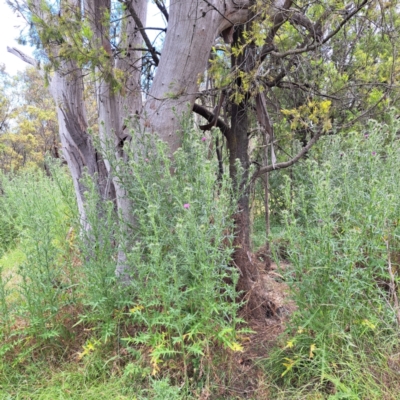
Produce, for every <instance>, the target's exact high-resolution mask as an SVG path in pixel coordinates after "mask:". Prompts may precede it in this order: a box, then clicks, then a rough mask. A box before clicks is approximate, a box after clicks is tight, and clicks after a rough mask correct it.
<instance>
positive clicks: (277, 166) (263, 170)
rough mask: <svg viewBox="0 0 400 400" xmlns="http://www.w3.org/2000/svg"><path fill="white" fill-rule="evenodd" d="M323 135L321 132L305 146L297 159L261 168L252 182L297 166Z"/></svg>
mask: <svg viewBox="0 0 400 400" xmlns="http://www.w3.org/2000/svg"><path fill="white" fill-rule="evenodd" d="M322 134H323V132H322V130H321V131H320V132H318V133H317V134H316V135H315V136H314V137H313V138H312V139H311V140H310V141H309V142H308V143H307V146H304V147H303V148H302V149H301V150H300V152H299V153H297V155H296V156H295V157H293V158H292V159H291V160H289V161H286V162H281V163H278V164H275V165H267V166H265V167H262V168H260V169H259V170H258V171H257V172H255V173H254V175H253V177H252V178H251V181H252V182H254V181H255V180H256V179H257V178H258V177H259V176H261V175H263V174H266V173H267V172H271V171H276V170H278V169H283V168H288V167H291V166H292V165H293V164H295V163H296V162H297V161H299V160H300V158H301V157H303V156H304V154H306V153H307V152H308V151H309V150H310V149H311V147H312V146H313V145H314V144H315V143H316V142H317V141H318V140H319V138H320V137H321V136H322Z"/></svg>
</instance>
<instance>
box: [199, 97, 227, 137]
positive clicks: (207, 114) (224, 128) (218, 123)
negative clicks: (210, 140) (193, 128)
mask: <svg viewBox="0 0 400 400" xmlns="http://www.w3.org/2000/svg"><path fill="white" fill-rule="evenodd" d="M193 112H195V113H196V114H199V115H201V116H202V117H203V118H205V119H206V120H207V121H208V122H210V123H211V122H212V121H214V122H215V115H214V114H213V113H212V112H211V111H209V110H208V109H207V108H205V107H203V106H201V105H200V104H197V103H194V105H193ZM215 126H216V127H217V128H219V129H220V130H221V132H222V134H223V135H224V136H225V137H229V136H230V134H231V128H229V126H228V125H226V124H225V122H224V121H222V119H221V118H218V119H217V121H216V123H215Z"/></svg>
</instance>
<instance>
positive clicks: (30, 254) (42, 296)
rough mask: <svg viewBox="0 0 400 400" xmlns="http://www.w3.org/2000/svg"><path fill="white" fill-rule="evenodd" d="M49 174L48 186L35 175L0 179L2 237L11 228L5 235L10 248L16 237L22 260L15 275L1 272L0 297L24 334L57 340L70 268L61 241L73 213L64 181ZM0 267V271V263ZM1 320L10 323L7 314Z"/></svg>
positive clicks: (65, 245) (66, 180)
mask: <svg viewBox="0 0 400 400" xmlns="http://www.w3.org/2000/svg"><path fill="white" fill-rule="evenodd" d="M52 172H53V179H52V180H49V179H48V178H47V177H46V176H45V175H44V174H43V173H40V172H39V171H35V172H25V173H23V174H20V175H14V176H2V177H1V187H2V191H3V195H2V197H1V207H2V210H3V213H2V220H3V221H5V223H3V224H2V227H3V230H2V232H5V231H6V229H5V228H4V227H12V230H11V232H10V233H9V235H11V236H10V237H11V238H13V239H14V242H15V237H16V236H18V240H19V244H18V245H19V248H20V249H23V253H24V255H25V257H23V258H22V262H21V263H20V264H19V266H18V270H17V271H16V270H15V268H14V270H7V271H6V270H4V271H2V282H1V286H2V288H3V289H2V290H3V291H2V295H1V296H0V297H1V299H2V301H3V302H4V304H7V306H8V308H9V309H10V312H11V314H12V316H13V318H16V317H18V316H21V317H23V318H24V319H25V320H26V322H27V324H28V331H29V332H30V333H31V334H36V335H38V337H43V338H44V337H51V336H58V335H59V334H60V331H59V330H58V328H59V324H58V322H57V321H56V316H57V315H58V314H59V312H60V310H61V309H62V308H63V307H64V306H65V304H67V303H68V302H69V301H70V296H69V294H71V292H70V291H68V290H67V289H68V287H70V286H71V285H72V282H71V281H70V280H69V276H71V273H70V272H71V271H70V270H69V269H70V268H71V267H72V266H71V265H70V259H69V250H70V248H69V242H68V241H66V239H65V238H66V237H67V234H68V231H69V229H71V227H72V226H73V224H74V218H75V212H76V211H75V209H74V202H73V201H72V202H71V203H68V200H71V194H70V197H69V198H68V197H65V196H63V194H65V193H71V189H72V187H71V182H70V180H69V178H68V177H67V176H66V175H65V173H64V172H63V171H61V170H60V169H59V167H55V166H54V168H52ZM71 204H72V207H73V208H72V209H71V208H70V206H71ZM10 237H9V239H8V241H6V242H5V244H8V243H10V242H11V240H10ZM11 243H12V242H11ZM8 247H10V246H9V245H8ZM0 267H1V268H2V269H3V268H4V264H3V262H2V261H0ZM3 272H4V274H3ZM5 272H7V274H5ZM3 316H4V318H8V319H10V318H11V316H10V313H5V314H3Z"/></svg>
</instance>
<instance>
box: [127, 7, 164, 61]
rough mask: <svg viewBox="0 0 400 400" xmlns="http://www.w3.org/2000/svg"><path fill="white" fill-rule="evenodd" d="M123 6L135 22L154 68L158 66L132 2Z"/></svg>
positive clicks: (153, 49)
mask: <svg viewBox="0 0 400 400" xmlns="http://www.w3.org/2000/svg"><path fill="white" fill-rule="evenodd" d="M124 4H125V5H126V8H127V9H128V11H129V13H130V14H131V16H132V18H133V20H134V21H135V24H136V26H137V27H138V30H139V31H140V34H141V35H142V38H143V40H144V42H145V43H146V46H147V49H148V50H149V52H150V54H151V57H152V58H153V61H154V64H155V65H156V66H158V64H159V63H160V60H159V58H158V56H157V52H156V49H155V48H154V47H153V45H152V43H151V41H150V39H149V37H148V36H147V33H146V30H145V29H144V26H143V24H142V21H141V20H140V18H139V16H138V15H137V13H136V11H135V9H134V8H133V6H132V0H131V1H126V2H124Z"/></svg>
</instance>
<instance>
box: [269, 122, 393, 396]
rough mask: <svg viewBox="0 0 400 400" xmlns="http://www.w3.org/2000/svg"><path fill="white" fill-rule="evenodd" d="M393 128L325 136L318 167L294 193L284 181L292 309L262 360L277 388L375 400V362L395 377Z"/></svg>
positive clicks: (309, 166) (304, 170) (375, 126)
mask: <svg viewBox="0 0 400 400" xmlns="http://www.w3.org/2000/svg"><path fill="white" fill-rule="evenodd" d="M398 129H399V124H398V122H397V120H394V121H393V122H392V124H391V125H384V124H379V123H376V122H374V121H371V122H370V123H369V125H368V126H367V127H366V129H365V131H364V132H360V133H358V132H351V133H350V134H349V135H348V136H347V137H341V136H339V135H338V136H335V137H327V138H325V140H323V141H322V142H321V143H320V145H319V147H318V151H319V157H318V160H319V161H316V160H314V159H312V158H311V157H310V158H309V159H308V160H307V161H306V162H305V163H304V165H303V166H300V167H299V168H300V169H301V175H302V180H300V179H299V180H298V181H297V182H296V186H295V188H293V186H292V184H291V182H290V179H289V178H288V177H287V179H286V196H285V198H286V208H287V211H286V212H285V213H284V223H285V228H286V234H285V238H286V240H288V242H289V245H288V249H287V251H288V254H289V259H290V262H291V263H292V268H290V269H288V271H287V272H288V273H287V274H286V279H287V280H288V282H289V284H290V286H291V289H292V295H293V298H294V300H295V301H296V305H297V307H298V310H297V312H296V313H295V314H294V315H293V316H292V318H291V321H290V324H289V327H288V330H287V337H288V339H287V341H286V343H285V344H284V345H283V346H282V348H281V349H280V350H277V351H276V352H275V354H274V355H273V357H272V359H271V362H270V368H272V369H273V371H274V373H275V374H276V378H277V380H278V381H281V382H284V383H285V385H288V386H292V387H301V386H302V385H305V384H308V385H314V386H317V387H320V388H322V389H323V390H325V389H327V388H328V387H329V386H332V387H334V388H335V392H336V393H337V396H347V397H346V398H382V397H381V396H382V393H383V392H382V390H385V388H383V387H381V386H380V385H379V383H378V381H377V380H378V379H379V378H378V376H376V375H374V371H373V370H374V363H376V364H377V365H379V366H380V367H379V368H382V369H383V370H385V371H386V372H385V373H387V374H388V376H390V374H393V372H391V371H390V370H389V369H388V368H387V362H388V357H390V354H391V351H393V346H394V345H395V341H394V339H395V337H396V336H395V335H396V331H397V329H398V327H397V324H398V321H397V320H396V313H397V312H398V310H397V309H396V305H395V302H394V300H393V299H394V297H395V296H398V294H399V291H398V286H397V285H398V283H399V280H398V273H399V250H400V242H399V234H398V233H399V232H398V231H399V228H398V226H399V217H398V216H399V213H400V202H399V198H400V192H399V186H398V181H399V179H400V175H399V169H398V160H399V156H400V144H399V142H398V140H397V138H396V132H397V131H398ZM317 154H318V152H317ZM293 190H294V192H293ZM391 273H393V275H394V278H393V277H392V276H391ZM391 285H393V288H392V286H391ZM335 398H339V397H335ZM340 398H343V397H340Z"/></svg>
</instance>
